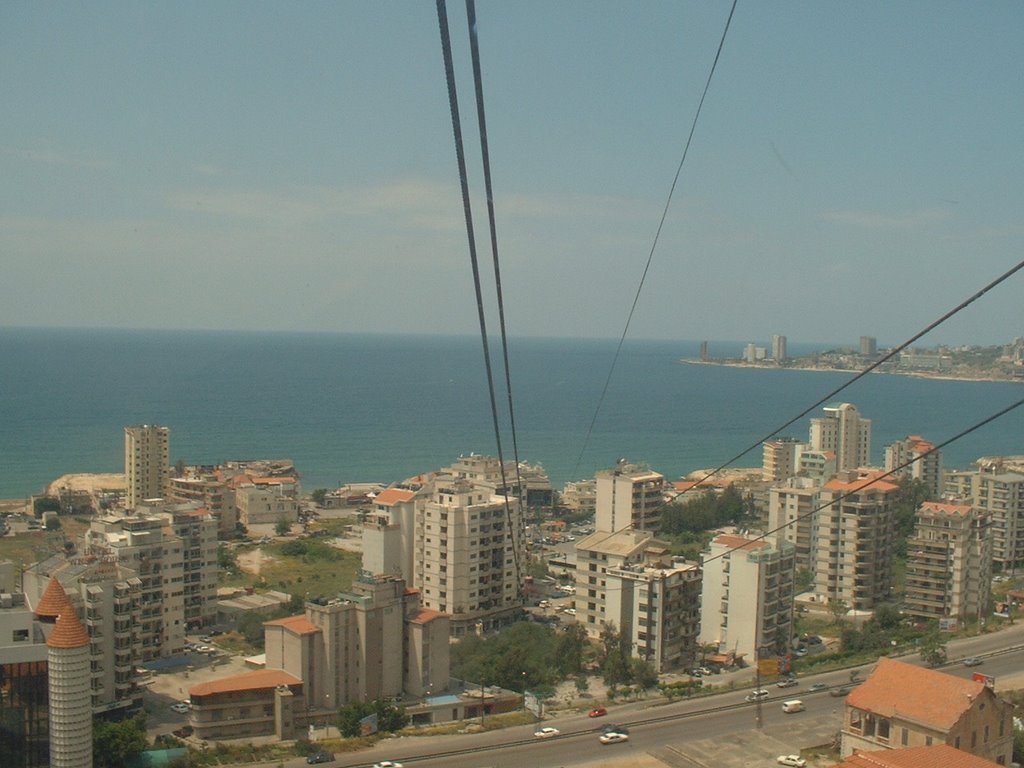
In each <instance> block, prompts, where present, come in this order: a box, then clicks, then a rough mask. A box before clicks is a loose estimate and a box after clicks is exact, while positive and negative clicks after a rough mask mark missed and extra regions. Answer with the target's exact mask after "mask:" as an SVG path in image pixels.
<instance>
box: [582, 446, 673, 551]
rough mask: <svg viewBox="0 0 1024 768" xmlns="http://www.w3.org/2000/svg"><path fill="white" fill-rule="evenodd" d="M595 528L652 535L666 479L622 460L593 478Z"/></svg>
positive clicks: (658, 523) (658, 522)
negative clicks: (594, 487)
mask: <svg viewBox="0 0 1024 768" xmlns="http://www.w3.org/2000/svg"><path fill="white" fill-rule="evenodd" d="M595 480H596V481H597V482H596V486H597V487H596V511H595V515H594V528H595V529H596V530H598V531H605V532H607V533H614V532H615V531H621V530H623V529H625V528H633V529H635V530H637V531H647V532H648V533H651V534H655V533H657V532H658V528H659V527H660V524H661V510H662V507H663V506H664V504H665V476H664V475H662V474H661V473H659V472H654V471H653V470H650V469H646V468H644V467H640V466H638V465H636V464H630V463H628V462H627V461H626V460H625V459H620V460H619V462H618V463H617V464H616V465H615V466H614V467H612V468H611V469H603V470H600V471H598V472H597V474H596V475H595Z"/></svg>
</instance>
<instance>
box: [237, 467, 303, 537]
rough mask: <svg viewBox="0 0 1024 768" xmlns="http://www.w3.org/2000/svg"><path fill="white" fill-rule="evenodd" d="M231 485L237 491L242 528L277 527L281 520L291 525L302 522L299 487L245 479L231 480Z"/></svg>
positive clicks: (275, 480) (271, 481)
mask: <svg viewBox="0 0 1024 768" xmlns="http://www.w3.org/2000/svg"><path fill="white" fill-rule="evenodd" d="M228 484H229V487H232V488H234V491H235V507H236V508H237V509H238V521H239V522H240V523H241V524H242V525H244V526H246V527H248V526H250V525H259V524H268V523H269V524H271V525H274V524H276V523H277V522H278V521H280V520H284V521H285V522H287V523H288V524H292V523H295V522H298V519H299V498H298V494H297V492H296V487H297V483H294V482H282V481H281V480H279V479H277V478H249V477H248V476H244V475H243V476H239V477H233V478H231V479H230V480H229V482H228Z"/></svg>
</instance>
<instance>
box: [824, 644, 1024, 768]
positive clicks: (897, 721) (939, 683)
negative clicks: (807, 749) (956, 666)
mask: <svg viewBox="0 0 1024 768" xmlns="http://www.w3.org/2000/svg"><path fill="white" fill-rule="evenodd" d="M935 744H947V745H949V746H951V747H954V748H956V749H960V750H963V751H964V752H968V753H970V754H972V755H976V756H977V757H982V758H985V759H987V760H991V761H992V762H994V763H996V764H998V765H1009V764H1010V762H1011V760H1012V756H1013V706H1012V705H1011V704H1010V703H1009V702H1006V701H1003V700H1002V699H1000V698H999V697H998V696H996V694H995V693H994V691H993V690H992V689H991V688H989V687H988V686H986V685H985V684H984V683H981V682H977V681H974V680H964V679H963V678H959V677H955V676H953V675H948V674H946V673H944V672H938V671H936V670H933V669H924V668H922V667H918V666H915V665H913V664H906V663H904V662H902V661H897V660H895V659H888V658H885V657H884V656H883V657H882V658H881V659H879V660H878V666H877V667H876V668H875V671H874V672H872V673H871V675H870V676H869V677H868V679H867V680H865V681H864V682H863V683H862V684H861V685H859V686H857V687H856V688H854V689H853V691H852V692H851V693H850V695H849V696H848V697H847V698H846V710H845V712H844V715H843V730H842V746H841V754H842V756H843V757H849V756H850V755H851V754H853V753H854V752H855V751H870V750H877V749H897V748H901V747H924V746H932V745H935Z"/></svg>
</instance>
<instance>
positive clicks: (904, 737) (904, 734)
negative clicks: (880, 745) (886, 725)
mask: <svg viewBox="0 0 1024 768" xmlns="http://www.w3.org/2000/svg"><path fill="white" fill-rule="evenodd" d="M909 736H910V734H909V732H908V731H907V729H906V728H900V744H902V745H903V746H904V747H905V746H907V741H908V740H909Z"/></svg>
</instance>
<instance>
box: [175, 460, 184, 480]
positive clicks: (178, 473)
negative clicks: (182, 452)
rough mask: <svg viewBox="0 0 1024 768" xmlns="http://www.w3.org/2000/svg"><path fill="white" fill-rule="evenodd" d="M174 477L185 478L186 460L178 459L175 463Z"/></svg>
mask: <svg viewBox="0 0 1024 768" xmlns="http://www.w3.org/2000/svg"><path fill="white" fill-rule="evenodd" d="M174 476H175V477H184V476H185V460H184V459H178V460H177V461H176V462H174Z"/></svg>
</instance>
